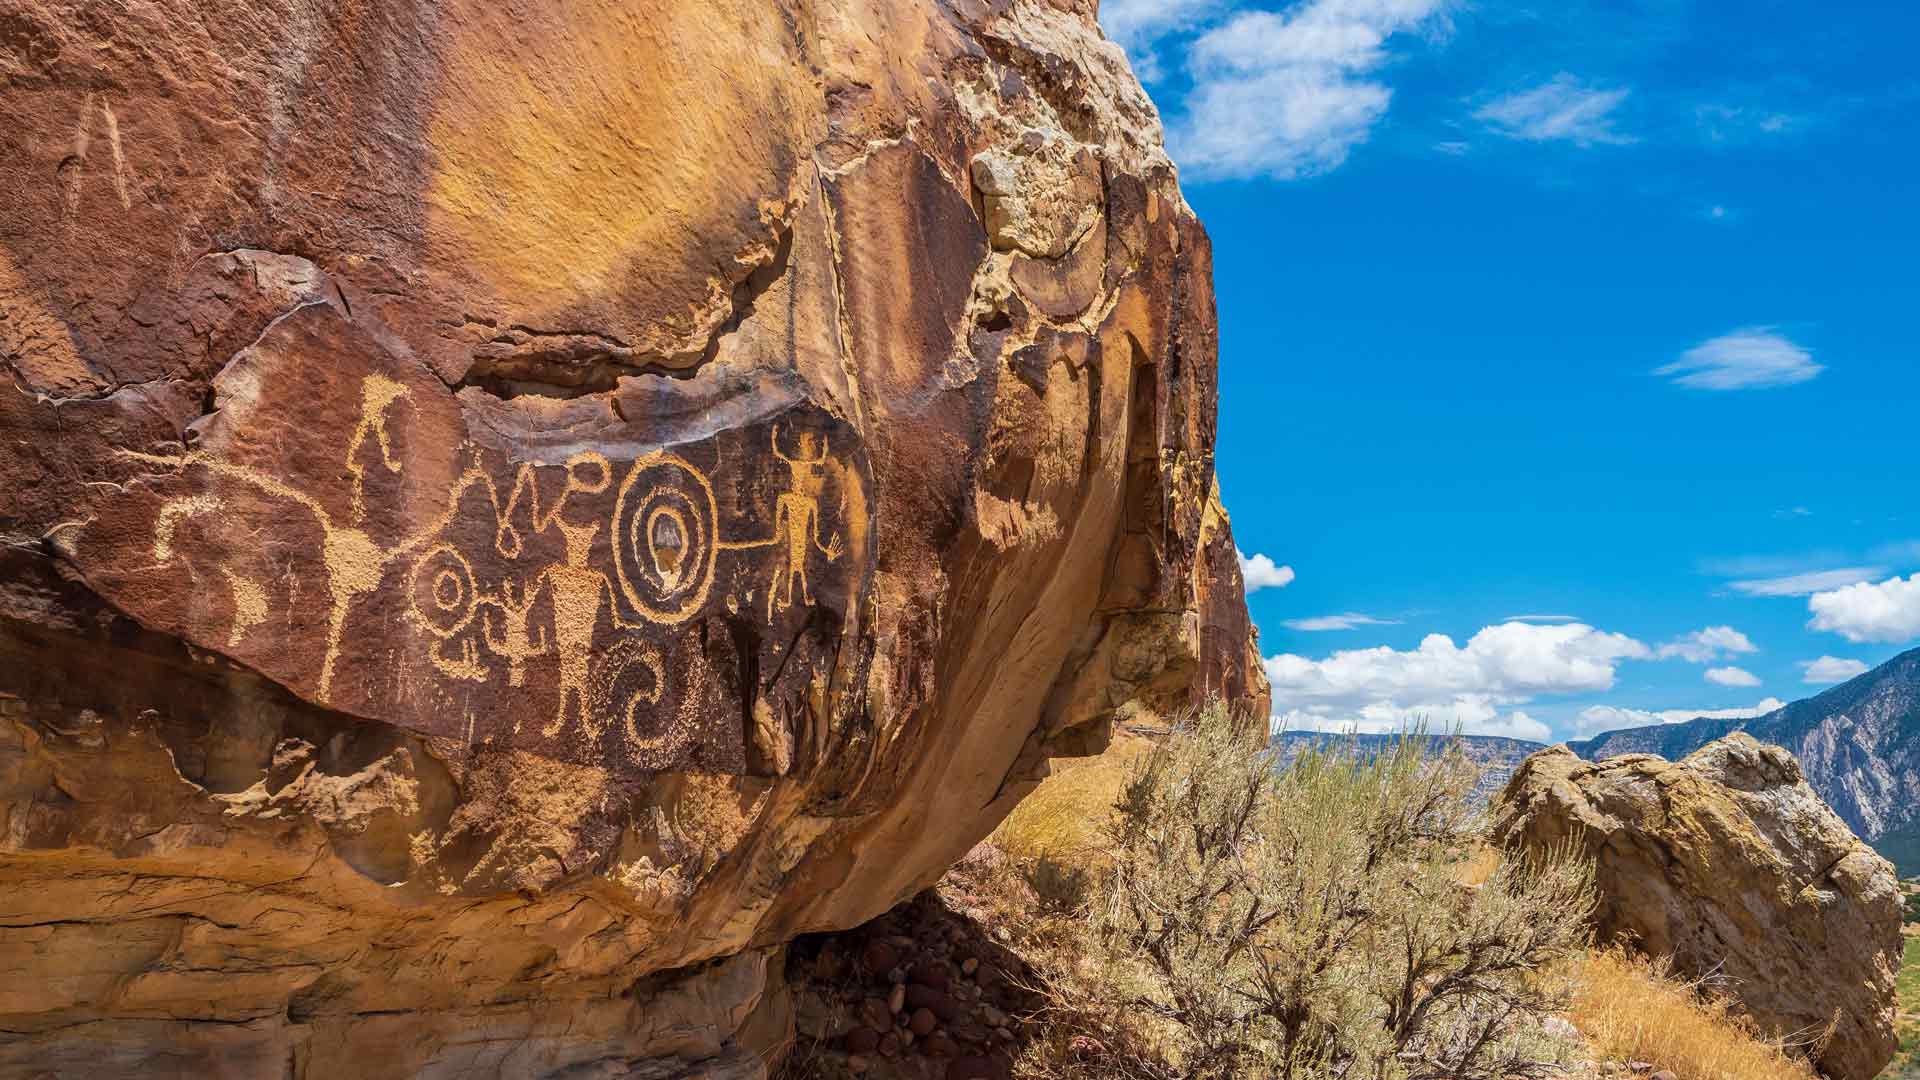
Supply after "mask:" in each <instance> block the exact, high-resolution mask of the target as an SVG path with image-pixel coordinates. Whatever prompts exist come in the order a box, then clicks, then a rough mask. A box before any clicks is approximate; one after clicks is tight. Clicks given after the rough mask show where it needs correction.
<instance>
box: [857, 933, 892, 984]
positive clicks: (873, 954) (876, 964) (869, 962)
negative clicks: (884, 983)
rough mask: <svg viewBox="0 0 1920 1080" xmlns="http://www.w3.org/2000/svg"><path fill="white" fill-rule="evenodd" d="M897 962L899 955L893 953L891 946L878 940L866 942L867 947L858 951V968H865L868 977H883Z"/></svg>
mask: <svg viewBox="0 0 1920 1080" xmlns="http://www.w3.org/2000/svg"><path fill="white" fill-rule="evenodd" d="M899 962H900V954H899V953H896V952H894V951H893V946H891V945H889V944H887V943H886V942H884V941H880V940H878V939H875V940H873V941H869V942H867V947H866V948H865V949H862V950H861V951H860V966H861V967H864V968H866V969H867V974H869V975H874V976H880V975H885V974H886V973H887V972H888V971H891V970H892V969H893V966H894V965H895V964H898V963H899Z"/></svg>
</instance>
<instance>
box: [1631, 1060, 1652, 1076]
mask: <svg viewBox="0 0 1920 1080" xmlns="http://www.w3.org/2000/svg"><path fill="white" fill-rule="evenodd" d="M1627 1068H1628V1069H1630V1070H1632V1071H1633V1072H1637V1073H1650V1072H1652V1071H1653V1062H1651V1061H1629V1062H1627Z"/></svg>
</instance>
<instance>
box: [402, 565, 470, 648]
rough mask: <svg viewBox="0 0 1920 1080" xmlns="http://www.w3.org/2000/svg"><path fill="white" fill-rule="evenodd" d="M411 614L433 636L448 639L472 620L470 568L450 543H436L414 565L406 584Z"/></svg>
mask: <svg viewBox="0 0 1920 1080" xmlns="http://www.w3.org/2000/svg"><path fill="white" fill-rule="evenodd" d="M407 594H408V597H409V598H410V599H411V600H412V601H413V613H414V616H415V617H416V618H417V619H418V620H419V622H420V625H421V626H422V627H424V628H425V629H426V631H427V632H428V633H430V634H432V635H434V636H435V637H439V638H450V637H452V636H454V635H455V634H458V633H459V632H460V631H462V630H464V629H466V627H467V624H468V623H470V622H472V621H473V613H474V611H475V608H476V604H475V595H474V586H473V567H472V566H471V565H469V564H468V563H467V557H466V556H464V555H462V554H460V552H458V551H456V550H454V548H453V545H451V544H436V545H435V546H433V547H431V548H429V549H428V550H427V552H426V554H424V555H422V556H420V561H418V562H416V563H414V564H413V574H412V576H411V578H410V579H409V580H408V582H407Z"/></svg>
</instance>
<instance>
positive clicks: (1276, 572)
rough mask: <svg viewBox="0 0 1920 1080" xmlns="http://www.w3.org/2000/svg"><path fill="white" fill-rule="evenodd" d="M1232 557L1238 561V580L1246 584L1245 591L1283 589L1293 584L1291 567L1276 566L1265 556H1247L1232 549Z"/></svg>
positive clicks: (1236, 549)
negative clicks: (1235, 557)
mask: <svg viewBox="0 0 1920 1080" xmlns="http://www.w3.org/2000/svg"><path fill="white" fill-rule="evenodd" d="M1233 553H1234V555H1235V556H1237V557H1238V558H1239V560H1240V580H1241V581H1242V582H1245V583H1246V587H1247V591H1248V592H1250V593H1255V592H1259V591H1260V590H1261V589H1284V588H1286V587H1287V586H1289V585H1291V584H1293V576H1294V575H1293V567H1291V566H1276V565H1274V562H1273V560H1272V559H1269V558H1267V557H1266V556H1265V555H1253V556H1249V555H1248V554H1247V553H1246V552H1244V551H1241V550H1239V549H1238V548H1235V549H1234V552H1233Z"/></svg>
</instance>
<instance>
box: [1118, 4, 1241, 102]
mask: <svg viewBox="0 0 1920 1080" xmlns="http://www.w3.org/2000/svg"><path fill="white" fill-rule="evenodd" d="M1226 7H1227V3H1226V0H1105V2H1104V3H1102V4H1101V5H1100V26H1101V28H1102V29H1104V30H1105V31H1106V32H1107V37H1108V38H1110V39H1112V40H1113V41H1114V43H1116V44H1118V45H1119V46H1120V47H1121V48H1122V49H1124V50H1126V53H1127V59H1128V61H1130V62H1131V63H1132V64H1133V70H1134V73H1135V74H1136V75H1138V76H1139V77H1140V81H1141V82H1158V81H1159V80H1160V78H1161V77H1162V75H1163V74H1164V72H1163V71H1162V70H1161V64H1160V52H1159V44H1160V42H1161V41H1162V39H1164V38H1167V37H1169V36H1172V35H1175V34H1182V33H1186V32H1188V31H1191V30H1194V29H1195V28H1197V27H1199V26H1200V25H1202V24H1203V23H1205V22H1206V21H1207V20H1208V19H1210V18H1212V17H1214V16H1215V15H1217V14H1219V13H1220V12H1221V11H1223V10H1225V9H1226Z"/></svg>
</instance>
